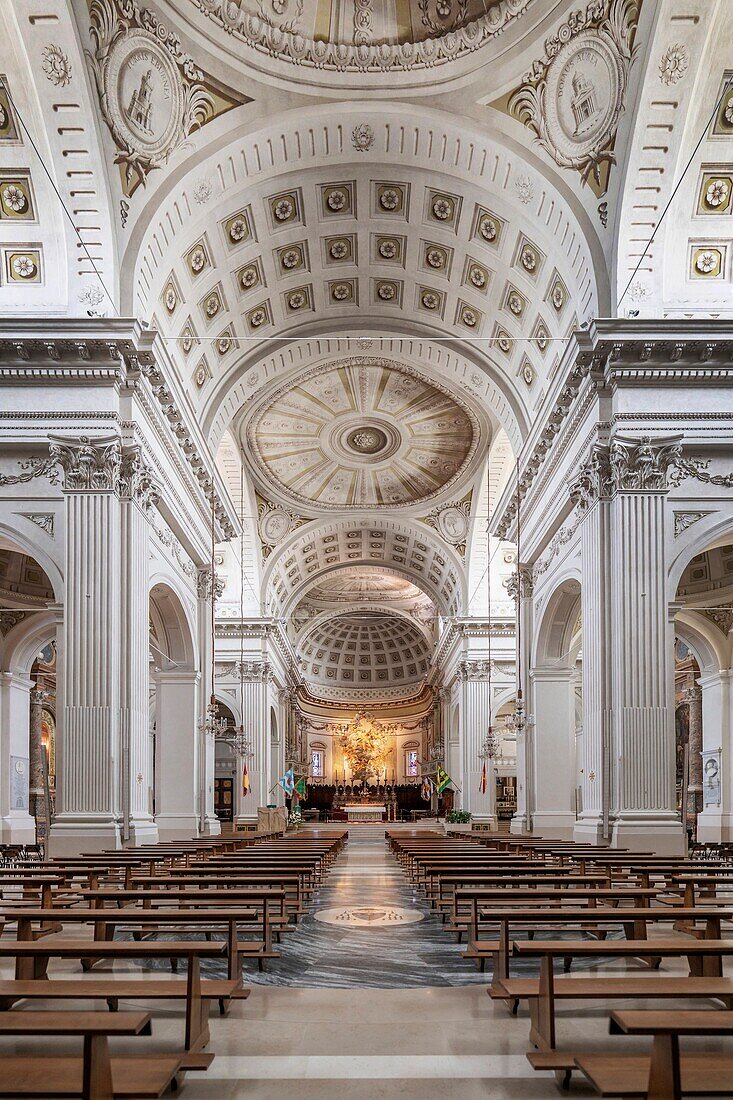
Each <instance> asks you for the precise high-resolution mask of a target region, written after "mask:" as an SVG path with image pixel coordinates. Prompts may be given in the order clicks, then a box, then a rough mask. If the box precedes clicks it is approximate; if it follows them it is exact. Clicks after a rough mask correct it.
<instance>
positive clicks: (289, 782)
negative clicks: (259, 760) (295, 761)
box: [278, 768, 295, 797]
mask: <svg viewBox="0 0 733 1100" xmlns="http://www.w3.org/2000/svg"><path fill="white" fill-rule="evenodd" d="M278 783H279V784H280V786H281V787H282V789H283V790H284V791H285V794H286V795H288V796H289V797H290V796H291V795H292V793H293V791H294V790H295V776H294V775H293V769H292V768H288V770H287V771H286V772H285V775H284V776H283V777H282V779H278Z"/></svg>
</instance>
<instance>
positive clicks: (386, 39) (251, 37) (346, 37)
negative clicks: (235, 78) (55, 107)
mask: <svg viewBox="0 0 733 1100" xmlns="http://www.w3.org/2000/svg"><path fill="white" fill-rule="evenodd" d="M191 3H192V4H193V5H195V7H197V8H198V9H199V10H200V11H201V12H203V14H204V15H205V16H206V18H207V20H209V21H211V22H212V23H215V24H218V25H219V27H220V28H221V29H222V30H223V31H225V32H226V33H227V34H229V35H235V36H237V37H238V38H240V39H242V40H243V41H244V42H246V43H247V44H248V45H249V46H251V47H253V48H254V49H255V50H257V52H258V53H259V54H260V55H262V54H264V55H270V56H272V57H276V58H278V59H280V60H282V61H285V62H290V63H291V64H294V65H299V66H309V67H313V68H316V69H319V70H332V71H333V72H336V73H351V72H372V73H375V74H379V73H385V72H391V71H400V70H414V69H432V68H434V67H435V66H436V65H441V64H445V63H446V62H448V61H451V60H453V59H455V58H458V57H460V56H461V55H463V54H467V53H471V52H473V51H475V50H478V49H479V48H480V47H481V46H483V45H485V43H486V42H487V41H489V40H491V39H493V38H495V37H496V36H497V35H499V34H501V33H502V32H503V31H506V30H507V28H508V27H509V26H510V25H511V24H512V23H513V22H515V20H516V19H517V18H518V17H519V16H521V15H523V14H524V12H526V11H527V9H528V8H529V7H530V6H531V4H532V3H533V0H410V3H408V4H397V5H392V4H378V3H374V0H326V3H323V2H317V0H238V2H237V3H236V4H233V3H232V2H231V0H191ZM333 28H336V31H335V33H334V32H333V30H332V29H333Z"/></svg>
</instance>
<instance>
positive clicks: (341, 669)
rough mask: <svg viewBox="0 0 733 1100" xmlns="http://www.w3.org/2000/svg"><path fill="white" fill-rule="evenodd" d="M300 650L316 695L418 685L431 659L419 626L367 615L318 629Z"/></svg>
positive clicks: (347, 616) (357, 614) (392, 617)
mask: <svg viewBox="0 0 733 1100" xmlns="http://www.w3.org/2000/svg"><path fill="white" fill-rule="evenodd" d="M298 650H299V656H300V658H301V661H302V671H303V675H304V677H305V679H306V681H308V682H309V685H310V686H311V689H312V690H313V691H314V693H315V694H318V693H319V692H318V688H319V686H323V687H339V688H347V689H349V688H365V689H370V690H373V689H384V688H386V687H390V688H394V687H401V686H403V685H404V686H409V685H415V684H417V683H419V682H420V681H421V680H422V679H423V677H424V676H425V675H426V673H427V671H428V667H429V663H430V654H431V647H430V645H429V643H428V642H427V640H426V639H425V636H424V634H423V633H422V631H421V630H420V628H419V626H417V624H414V623H411V622H410V621H409V620H408V619H407V618H403V617H402V616H397V615H385V614H380V613H377V612H368V611H367V612H353V613H349V614H344V615H337V616H335V617H334V618H331V619H328V620H326V621H325V622H321V623H318V624H316V625H315V626H314V628H313V630H312V631H310V632H309V633H308V634H307V636H306V637H305V638H304V640H303V641H302V642H301V643H300V645H299V647H298Z"/></svg>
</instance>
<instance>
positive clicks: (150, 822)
mask: <svg viewBox="0 0 733 1100" xmlns="http://www.w3.org/2000/svg"><path fill="white" fill-rule="evenodd" d="M159 839H160V838H159V836H158V826H157V824H156V822H155V819H154V818H152V817H133V818H131V819H130V840H129V844H130V847H131V848H134V847H136V846H137V845H138V844H157V843H158V840H159Z"/></svg>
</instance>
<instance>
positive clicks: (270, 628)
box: [215, 618, 301, 687]
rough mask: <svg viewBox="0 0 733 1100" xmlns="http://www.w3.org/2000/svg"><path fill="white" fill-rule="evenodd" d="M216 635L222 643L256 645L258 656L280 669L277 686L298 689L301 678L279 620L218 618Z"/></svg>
mask: <svg viewBox="0 0 733 1100" xmlns="http://www.w3.org/2000/svg"><path fill="white" fill-rule="evenodd" d="M215 634H216V638H217V639H218V640H221V641H226V640H227V639H232V640H235V639H236V640H241V641H242V642H244V643H247V642H249V643H252V642H259V643H260V651H261V653H262V654H268V655H269V656H270V657H271V658H272V659H273V660H275V661H276V662H277V664H278V665H279V666H280V671H281V676H280V677H278V679H279V680H282V681H283V682H282V683H281V684H280V686H281V687H284V686H286V684H287V685H290V686H292V687H297V686H298V685H299V684H300V680H301V678H300V674H299V672H298V663H297V659H296V656H295V651H294V650H293V647H292V645H291V643H290V639H289V638H288V636H287V633H286V631H285V627H284V625H283V623H282V621H281V620H280V619H273V618H256V619H253V618H250V619H244V620H241V619H236V620H232V619H221V618H217V620H216V626H215Z"/></svg>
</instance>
